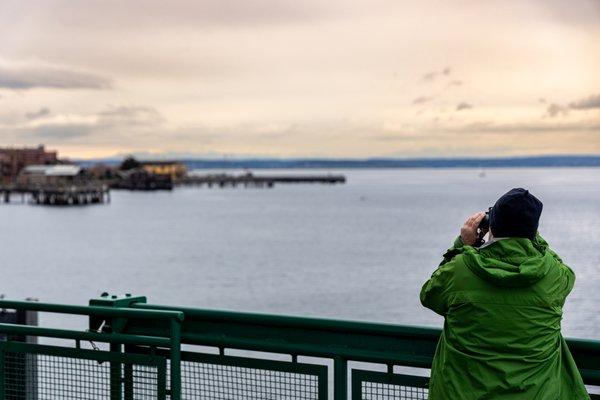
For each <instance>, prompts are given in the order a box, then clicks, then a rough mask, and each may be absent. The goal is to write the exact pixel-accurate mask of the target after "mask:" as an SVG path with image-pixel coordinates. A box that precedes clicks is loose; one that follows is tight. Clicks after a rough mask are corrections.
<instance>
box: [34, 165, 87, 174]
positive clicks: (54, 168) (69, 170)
mask: <svg viewBox="0 0 600 400" xmlns="http://www.w3.org/2000/svg"><path fill="white" fill-rule="evenodd" d="M81 170H82V168H81V167H79V166H77V165H30V166H28V167H25V169H24V170H23V172H24V173H25V174H39V175H45V176H77V175H79V173H80V172H81Z"/></svg>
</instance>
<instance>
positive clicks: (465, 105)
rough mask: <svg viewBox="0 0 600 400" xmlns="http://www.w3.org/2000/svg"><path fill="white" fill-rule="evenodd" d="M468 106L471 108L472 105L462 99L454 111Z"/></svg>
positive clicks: (465, 108)
mask: <svg viewBox="0 0 600 400" xmlns="http://www.w3.org/2000/svg"><path fill="white" fill-rule="evenodd" d="M470 108H473V105H472V104H469V103H465V102H464V101H463V102H462V103H458V105H457V106H456V111H462V110H468V109H470Z"/></svg>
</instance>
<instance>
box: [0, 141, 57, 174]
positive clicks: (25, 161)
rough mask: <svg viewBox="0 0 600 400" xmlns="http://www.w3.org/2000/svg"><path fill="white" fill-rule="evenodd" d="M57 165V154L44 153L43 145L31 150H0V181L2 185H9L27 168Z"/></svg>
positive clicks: (53, 152)
mask: <svg viewBox="0 0 600 400" xmlns="http://www.w3.org/2000/svg"><path fill="white" fill-rule="evenodd" d="M58 163H59V160H58V154H57V152H56V151H46V149H45V147H44V146H43V145H40V146H38V147H32V148H28V147H25V148H0V179H1V181H2V183H11V182H14V181H15V179H16V178H17V176H18V175H19V173H20V172H21V171H22V170H23V169H24V168H26V167H28V166H31V165H54V164H58Z"/></svg>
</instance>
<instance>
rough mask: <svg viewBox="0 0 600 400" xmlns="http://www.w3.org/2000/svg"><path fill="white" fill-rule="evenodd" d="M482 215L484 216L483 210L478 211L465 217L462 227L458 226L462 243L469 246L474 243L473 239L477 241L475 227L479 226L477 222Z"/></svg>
mask: <svg viewBox="0 0 600 400" xmlns="http://www.w3.org/2000/svg"><path fill="white" fill-rule="evenodd" d="M483 217H485V212H484V211H480V212H478V213H475V214H473V215H471V216H470V217H469V218H467V220H466V221H465V224H464V225H463V227H462V228H460V238H461V239H462V241H463V243H464V244H466V245H469V246H473V244H475V241H477V238H478V235H477V227H479V223H480V222H481V220H482V219H483Z"/></svg>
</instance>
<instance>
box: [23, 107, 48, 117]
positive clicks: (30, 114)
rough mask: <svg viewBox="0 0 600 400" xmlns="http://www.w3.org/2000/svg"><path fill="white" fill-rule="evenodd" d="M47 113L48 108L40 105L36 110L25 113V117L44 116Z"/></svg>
mask: <svg viewBox="0 0 600 400" xmlns="http://www.w3.org/2000/svg"><path fill="white" fill-rule="evenodd" d="M49 114H50V109H49V108H48V107H42V108H40V109H39V110H37V111H34V112H28V113H26V114H25V117H26V118H27V119H37V118H41V117H45V116H46V115H49Z"/></svg>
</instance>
